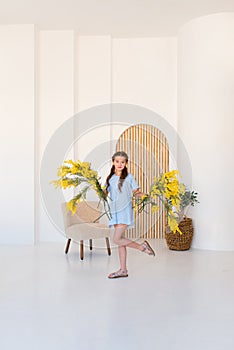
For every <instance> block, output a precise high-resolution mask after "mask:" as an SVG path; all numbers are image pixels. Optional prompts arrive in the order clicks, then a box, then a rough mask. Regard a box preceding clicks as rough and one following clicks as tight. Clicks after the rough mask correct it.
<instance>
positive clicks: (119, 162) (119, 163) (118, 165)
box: [113, 157, 127, 171]
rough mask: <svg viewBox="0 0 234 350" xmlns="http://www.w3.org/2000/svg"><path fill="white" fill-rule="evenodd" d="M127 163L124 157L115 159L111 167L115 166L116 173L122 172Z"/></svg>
mask: <svg viewBox="0 0 234 350" xmlns="http://www.w3.org/2000/svg"><path fill="white" fill-rule="evenodd" d="M126 164H127V161H126V159H125V158H124V157H115V159H114V161H113V165H114V166H115V170H116V171H122V170H123V169H124V167H125V166H126Z"/></svg>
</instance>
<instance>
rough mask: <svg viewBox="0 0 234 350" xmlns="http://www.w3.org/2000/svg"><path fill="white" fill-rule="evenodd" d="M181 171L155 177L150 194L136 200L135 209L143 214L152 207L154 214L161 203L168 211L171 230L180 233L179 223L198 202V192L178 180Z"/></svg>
mask: <svg viewBox="0 0 234 350" xmlns="http://www.w3.org/2000/svg"><path fill="white" fill-rule="evenodd" d="M178 175H179V171H178V170H172V171H169V172H166V173H164V174H161V175H160V176H159V177H155V178H154V181H153V184H152V185H151V187H150V192H149V194H147V195H145V196H143V197H142V198H135V208H137V210H138V212H142V211H143V210H144V209H145V207H146V206H147V205H149V204H150V205H151V209H152V212H154V213H155V212H157V211H158V210H159V205H158V204H159V201H161V202H162V204H163V206H164V207H165V209H166V215H167V222H168V226H169V227H170V230H171V231H172V232H174V233H176V232H179V233H180V234H182V232H181V230H180V229H179V223H180V221H181V220H182V219H183V216H184V213H185V209H186V208H187V207H188V206H189V205H192V206H194V204H195V203H196V202H198V200H197V192H194V191H192V192H191V191H189V190H187V189H186V187H185V185H184V184H183V183H181V182H180V181H179V180H178V177H177V176H178Z"/></svg>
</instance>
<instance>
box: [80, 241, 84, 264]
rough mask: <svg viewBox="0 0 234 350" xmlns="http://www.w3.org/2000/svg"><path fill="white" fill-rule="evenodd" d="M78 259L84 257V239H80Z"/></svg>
mask: <svg viewBox="0 0 234 350" xmlns="http://www.w3.org/2000/svg"><path fill="white" fill-rule="evenodd" d="M80 259H81V260H83V259H84V241H83V240H81V241H80Z"/></svg>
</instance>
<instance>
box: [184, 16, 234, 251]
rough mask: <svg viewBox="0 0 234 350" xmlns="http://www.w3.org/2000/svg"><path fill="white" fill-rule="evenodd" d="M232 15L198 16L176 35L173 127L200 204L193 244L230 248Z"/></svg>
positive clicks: (233, 159)
mask: <svg viewBox="0 0 234 350" xmlns="http://www.w3.org/2000/svg"><path fill="white" fill-rule="evenodd" d="M233 42H234V14H233V13H222V14H215V15H210V16H205V17H201V18H197V19H195V20H193V21H191V22H189V23H187V24H186V25H184V27H183V28H181V31H180V33H179V39H178V43H179V45H178V64H179V65H178V84H179V85H178V131H179V134H180V135H181V137H182V139H183V141H184V143H185V146H186V148H187V150H188V152H189V156H190V159H191V164H192V170H193V187H194V189H196V190H197V191H198V192H199V200H200V204H199V205H197V206H196V208H195V209H194V210H193V211H192V216H193V218H194V225H195V235H194V241H193V246H194V247H197V248H202V249H217V250H222V249H224V250H233V249H234V235H233V220H232V216H233V207H234V200H233V193H234V185H233V183H234V182H233V172H234V157H233V149H234V138H233V130H234V118H233V111H234V98H233V97H234V80H233V78H234V75H233V73H234V45H233Z"/></svg>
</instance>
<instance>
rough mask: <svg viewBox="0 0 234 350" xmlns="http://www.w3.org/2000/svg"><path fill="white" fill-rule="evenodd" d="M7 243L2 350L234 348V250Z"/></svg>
mask: <svg viewBox="0 0 234 350" xmlns="http://www.w3.org/2000/svg"><path fill="white" fill-rule="evenodd" d="M151 243H152V246H154V247H155V248H156V249H157V257H156V258H153V257H150V256H148V255H146V254H143V253H141V252H138V251H136V250H130V249H129V250H128V252H129V254H128V269H129V274H130V275H129V277H128V278H125V279H117V280H109V279H108V278H107V274H108V273H110V272H112V271H114V270H115V269H116V268H118V259H117V251H116V249H114V250H113V252H112V253H113V254H112V256H111V257H108V256H107V254H106V251H105V250H104V249H101V248H96V249H95V250H94V251H93V252H92V253H90V252H89V251H88V250H87V249H86V255H85V260H84V261H83V262H81V261H80V260H79V255H78V246H77V245H76V244H74V245H73V246H72V247H71V250H70V253H69V254H68V256H65V255H64V253H63V251H64V245H61V244H60V243H50V244H40V245H38V246H36V247H31V246H24V247H19V246H18V247H16V246H15V247H3V246H2V247H0V278H1V282H0V283H1V287H0V321H1V324H0V332H1V334H0V349H1V350H8V349H9V350H13V349H19V350H21V349H22V350H23V349H24V350H29V349H30V350H37V349H43V350H47V349H48V350H54V349H56V350H60V349H61V350H65V349H66V350H73V349H74V350H86V349H87V350H91V349H95V350H96V349H97V350H99V349H102V350H107V349H108V350H109V349H110V350H117V349H118V350H119V349H123V350H125V349H126V350H131V349H134V350H138V349H143V348H144V349H147V348H148V349H150V350H151V349H159V350H164V349H165V350H167V349H168V350H169V349H175V350H177V349H178V350H184V349H186V350H193V349H194V350H203V349H204V350H209V349H212V350H216V349H217V350H221V349H225V350H228V349H232V350H233V349H234V278H233V277H234V252H211V251H198V250H190V251H186V252H174V251H170V250H168V248H167V247H166V244H165V243H164V241H151Z"/></svg>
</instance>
